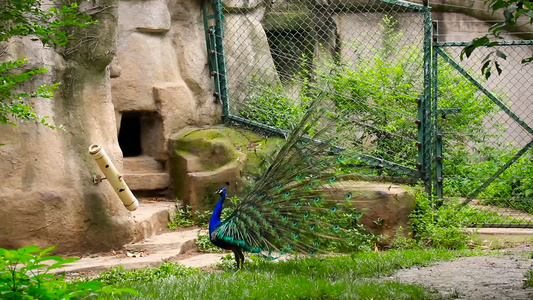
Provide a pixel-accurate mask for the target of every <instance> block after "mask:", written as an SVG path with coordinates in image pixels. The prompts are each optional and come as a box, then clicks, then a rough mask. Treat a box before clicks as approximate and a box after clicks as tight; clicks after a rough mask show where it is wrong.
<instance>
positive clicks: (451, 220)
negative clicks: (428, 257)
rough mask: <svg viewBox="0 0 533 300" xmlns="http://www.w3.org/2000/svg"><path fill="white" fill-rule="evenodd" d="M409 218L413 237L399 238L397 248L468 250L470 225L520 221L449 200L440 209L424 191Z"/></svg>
mask: <svg viewBox="0 0 533 300" xmlns="http://www.w3.org/2000/svg"><path fill="white" fill-rule="evenodd" d="M409 217H410V221H409V225H410V226H411V228H412V230H413V234H412V237H411V238H408V239H405V238H401V237H400V238H397V239H396V244H395V246H397V247H436V248H446V249H465V248H466V247H467V246H468V243H469V242H470V240H469V237H468V235H467V234H466V233H465V231H464V229H465V227H467V226H469V225H470V224H473V223H516V222H519V221H517V220H514V219H512V218H509V217H505V216H500V215H498V214H497V213H495V212H489V211H480V210H478V209H476V208H474V207H471V206H465V205H462V204H461V202H460V201H459V200H457V199H449V200H447V201H445V202H444V203H443V204H442V205H441V206H440V207H439V208H438V209H437V208H436V207H435V205H434V202H433V201H431V199H430V198H429V197H428V196H427V194H425V193H423V192H418V193H416V198H415V209H414V210H413V212H412V213H411V214H410V215H409Z"/></svg>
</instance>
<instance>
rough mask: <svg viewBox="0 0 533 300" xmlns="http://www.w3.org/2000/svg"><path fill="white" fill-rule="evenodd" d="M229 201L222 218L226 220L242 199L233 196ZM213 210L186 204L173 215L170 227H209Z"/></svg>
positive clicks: (169, 223)
mask: <svg viewBox="0 0 533 300" xmlns="http://www.w3.org/2000/svg"><path fill="white" fill-rule="evenodd" d="M228 200H229V201H227V200H226V204H228V205H226V207H224V209H223V210H222V214H221V219H222V220H225V219H226V218H227V217H229V216H230V215H231V213H232V212H233V208H234V207H235V205H236V204H237V203H238V202H239V201H240V200H239V198H238V197H236V196H233V197H231V198H230V199H228ZM212 213H213V212H212V211H211V210H204V211H199V210H195V211H193V209H192V206H190V205H185V206H183V207H180V208H178V210H177V211H176V212H175V213H174V214H173V215H172V221H170V222H168V228H170V229H173V230H174V229H178V228H179V227H192V226H199V227H207V225H208V224H209V219H210V218H211V214H212Z"/></svg>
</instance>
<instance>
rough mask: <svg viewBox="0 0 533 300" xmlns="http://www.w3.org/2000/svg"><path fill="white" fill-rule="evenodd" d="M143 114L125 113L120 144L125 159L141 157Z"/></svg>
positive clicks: (120, 133) (122, 120)
mask: <svg viewBox="0 0 533 300" xmlns="http://www.w3.org/2000/svg"><path fill="white" fill-rule="evenodd" d="M141 117H142V113H141V112H125V113H124V114H123V115H122V119H121V121H120V131H119V133H118V144H119V145H120V149H122V154H123V155H124V157H132V156H139V155H141V154H142V147H141Z"/></svg>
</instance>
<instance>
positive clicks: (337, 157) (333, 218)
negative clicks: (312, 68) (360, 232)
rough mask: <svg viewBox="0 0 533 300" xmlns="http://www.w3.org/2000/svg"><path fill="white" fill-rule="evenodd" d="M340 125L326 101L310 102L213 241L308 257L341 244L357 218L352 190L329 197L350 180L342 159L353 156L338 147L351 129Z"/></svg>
mask: <svg viewBox="0 0 533 300" xmlns="http://www.w3.org/2000/svg"><path fill="white" fill-rule="evenodd" d="M342 124H345V122H340V117H339V116H338V115H337V114H336V113H335V112H332V111H331V110H330V108H329V105H328V102H327V101H326V100H324V99H321V98H320V97H318V99H317V100H315V101H313V102H312V103H311V104H310V105H309V110H308V111H307V113H306V114H305V116H304V117H303V118H302V120H301V121H300V123H299V124H298V125H297V126H295V128H294V129H293V131H292V132H291V133H290V134H289V136H288V137H287V139H286V143H285V144H284V145H283V146H282V147H281V148H280V149H279V151H278V152H277V154H276V155H275V156H274V157H273V159H272V162H271V164H270V166H269V167H268V168H267V169H266V171H265V172H264V174H263V176H261V177H260V179H259V180H258V181H257V182H256V183H255V185H254V186H253V188H252V189H251V191H250V192H249V193H248V194H247V195H246V196H245V197H244V198H243V199H242V201H241V202H240V203H239V204H238V205H237V206H236V208H235V210H234V211H233V213H232V214H231V215H230V216H229V217H228V218H227V219H226V220H225V221H223V222H222V223H221V224H220V225H218V226H217V227H216V228H215V230H214V231H213V232H212V233H211V239H212V240H217V241H220V242H222V243H226V244H230V245H234V246H237V247H239V248H241V249H243V250H246V251H248V252H252V253H259V252H267V253H272V252H281V253H286V252H298V253H306V254H314V253H316V252H320V251H325V248H327V246H328V244H329V243H330V242H331V241H342V240H343V239H344V238H345V236H346V231H347V228H349V227H350V226H353V224H354V222H357V218H358V217H359V216H360V212H359V214H357V208H356V207H355V206H354V203H353V200H352V196H353V194H352V193H351V192H346V193H332V190H335V189H336V188H337V187H338V182H340V181H342V179H343V177H344V176H348V175H347V174H342V173H341V167H342V165H343V163H344V161H345V159H347V158H348V159H351V158H352V157H354V156H356V155H357V152H356V151H355V150H354V148H350V147H346V149H343V148H340V147H338V146H336V145H338V144H339V142H340V140H342V137H343V131H345V130H348V129H349V127H343V125H342ZM347 149H349V150H347ZM354 216H356V217H354Z"/></svg>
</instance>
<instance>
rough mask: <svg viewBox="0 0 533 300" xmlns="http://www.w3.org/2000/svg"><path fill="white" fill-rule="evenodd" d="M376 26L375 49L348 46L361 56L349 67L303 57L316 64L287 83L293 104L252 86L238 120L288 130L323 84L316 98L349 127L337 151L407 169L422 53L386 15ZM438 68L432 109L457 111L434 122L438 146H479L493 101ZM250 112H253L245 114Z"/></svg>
mask: <svg viewBox="0 0 533 300" xmlns="http://www.w3.org/2000/svg"><path fill="white" fill-rule="evenodd" d="M380 27H381V29H380V30H381V31H382V32H383V33H384V34H383V41H382V43H381V46H379V47H378V46H374V45H367V44H365V43H363V42H361V41H359V42H355V43H354V44H353V45H352V49H353V51H355V53H359V52H362V53H366V54H364V55H363V54H361V55H360V57H359V58H358V59H357V63H353V62H350V61H344V62H332V63H330V62H324V63H319V62H316V61H315V62H313V63H309V62H308V60H309V59H308V58H306V57H303V58H302V65H303V66H308V65H316V68H315V69H314V70H312V71H311V70H306V69H304V70H303V71H301V72H299V73H298V74H295V77H294V82H292V83H290V84H288V86H293V85H296V84H298V85H299V86H300V91H299V96H298V97H297V99H295V100H292V101H291V100H290V99H288V98H287V97H286V96H285V95H284V94H285V93H287V91H285V90H284V89H283V88H282V87H280V86H269V85H266V84H265V83H263V82H261V81H258V80H254V81H252V83H251V87H250V91H251V92H250V94H251V95H252V96H250V99H249V103H248V104H247V106H246V107H245V108H244V109H243V110H242V111H241V115H242V116H243V117H246V118H250V119H251V120H254V121H257V122H262V123H264V124H267V125H270V126H280V124H281V126H282V128H288V127H289V124H290V123H291V122H292V121H290V120H291V118H296V117H298V116H300V115H301V114H303V112H304V111H305V110H306V109H307V107H306V103H308V102H307V101H308V99H310V98H312V97H313V95H317V94H318V93H319V92H320V91H322V90H324V88H323V87H324V86H328V87H329V88H326V89H325V90H326V91H324V93H323V96H325V97H327V98H328V99H331V100H332V102H333V103H335V110H336V111H337V112H338V115H340V116H343V117H344V120H343V122H341V123H339V126H351V127H353V130H351V131H350V132H351V133H352V135H351V136H345V137H339V138H342V139H343V142H344V143H345V144H346V145H345V146H349V147H357V148H359V149H361V151H362V152H365V153H368V154H370V155H373V156H376V157H379V158H383V159H385V160H388V161H392V162H395V163H399V164H402V165H407V166H411V167H414V165H415V164H416V161H417V155H418V154H417V148H416V147H415V143H416V141H417V139H418V137H417V135H418V133H417V126H415V125H414V124H413V120H414V119H415V118H416V116H417V104H416V101H415V97H416V95H418V94H419V93H420V91H422V90H423V80H422V78H423V74H422V69H423V66H422V62H423V51H422V49H421V48H420V47H419V46H416V45H402V44H401V41H402V40H403V39H402V37H403V32H402V31H401V30H397V29H396V28H397V26H396V21H395V20H393V19H392V18H391V17H387V16H386V17H384V18H383V21H382V23H381V24H380ZM360 49H364V51H363V50H360ZM441 59H442V58H441ZM438 65H439V69H438V74H439V83H438V84H439V106H440V107H441V108H461V110H462V111H463V113H462V114H459V115H457V116H455V115H454V118H450V119H449V120H447V122H443V124H442V128H441V130H443V131H445V132H447V133H448V132H449V135H447V138H446V139H445V140H444V143H445V147H446V149H454V147H452V146H453V145H454V144H458V143H460V144H466V143H468V142H470V141H483V140H485V139H486V137H487V136H488V134H489V132H494V131H496V132H497V131H498V128H492V127H486V126H482V125H485V124H483V120H484V119H485V118H487V117H489V116H491V115H493V114H494V113H495V112H496V109H497V108H496V106H495V105H494V103H493V102H492V101H490V99H488V97H486V96H484V95H479V93H478V90H477V88H476V87H475V86H474V85H473V84H471V83H470V82H469V81H468V80H467V79H466V78H464V77H463V76H462V75H460V74H458V73H457V72H456V71H455V69H454V68H453V67H452V66H450V65H449V64H446V63H440V64H438ZM279 102H282V103H283V105H279ZM289 106H290V107H289ZM252 110H253V111H254V112H256V113H253V114H252V113H250V111H252ZM267 112H268V113H267ZM288 114H289V115H290V114H293V115H291V117H289V116H288ZM285 121H286V123H283V122H285ZM465 132H467V133H468V134H464V133H465ZM452 151H453V150H452ZM452 155H453V154H452ZM351 163H353V164H355V165H360V164H361V162H359V161H354V162H351ZM380 172H382V171H380Z"/></svg>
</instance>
